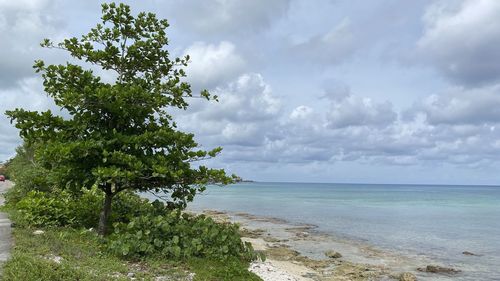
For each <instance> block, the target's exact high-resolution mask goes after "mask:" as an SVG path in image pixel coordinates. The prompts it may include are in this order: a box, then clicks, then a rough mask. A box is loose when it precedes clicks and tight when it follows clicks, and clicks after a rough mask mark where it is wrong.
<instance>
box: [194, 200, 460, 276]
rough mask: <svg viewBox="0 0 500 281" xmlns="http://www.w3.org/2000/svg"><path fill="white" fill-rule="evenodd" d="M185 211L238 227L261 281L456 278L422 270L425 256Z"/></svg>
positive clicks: (262, 220)
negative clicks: (256, 255)
mask: <svg viewBox="0 0 500 281" xmlns="http://www.w3.org/2000/svg"><path fill="white" fill-rule="evenodd" d="M189 211H191V212H195V213H198V214H201V213H203V214H205V215H207V216H210V217H212V218H214V219H215V220H217V221H222V222H233V223H238V224H239V225H240V226H241V229H242V236H243V239H244V240H245V241H248V242H250V243H252V245H253V247H254V249H255V250H257V251H261V252H263V253H264V254H265V255H266V257H267V258H266V261H263V262H262V261H260V262H254V263H252V264H251V266H250V268H249V270H250V271H252V272H254V273H256V274H257V275H259V276H260V277H261V278H262V279H263V280H264V281H278V280H290V281H324V280H325V281H326V280H332V281H339V280H354V281H361V280H404V281H410V280H442V281H447V280H455V277H457V276H456V274H459V272H439V273H435V272H433V273H432V272H426V270H425V269H426V266H428V265H430V264H435V263H434V262H433V261H431V260H429V259H427V258H425V257H407V256H402V255H399V254H397V253H394V252H390V251H385V250H380V249H377V248H376V247H374V246H372V245H367V244H364V243H360V242H356V241H351V240H347V239H342V238H338V237H334V236H333V235H330V234H325V233H321V232H319V231H317V230H316V226H314V225H304V224H302V225H300V224H292V223H290V222H287V221H285V220H282V219H276V218H269V217H258V216H254V215H251V214H248V213H232V212H222V211H216V210H203V211H193V210H189ZM337 253H338V254H339V255H336V254H337ZM326 254H328V255H330V257H328V256H327V255H326ZM334 254H335V255H334ZM418 269H420V271H419V270H418ZM442 269H451V268H449V267H442Z"/></svg>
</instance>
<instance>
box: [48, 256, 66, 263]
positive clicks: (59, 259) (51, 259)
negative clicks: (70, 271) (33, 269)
mask: <svg viewBox="0 0 500 281" xmlns="http://www.w3.org/2000/svg"><path fill="white" fill-rule="evenodd" d="M47 259H48V260H50V261H53V262H55V263H61V262H62V260H63V258H62V257H60V256H54V255H50V256H48V257H47Z"/></svg>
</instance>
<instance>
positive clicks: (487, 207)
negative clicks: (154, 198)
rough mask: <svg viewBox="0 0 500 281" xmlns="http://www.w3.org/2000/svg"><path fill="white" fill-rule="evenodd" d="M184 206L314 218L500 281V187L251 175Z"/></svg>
mask: <svg viewBox="0 0 500 281" xmlns="http://www.w3.org/2000/svg"><path fill="white" fill-rule="evenodd" d="M189 209H191V210H194V211H200V210H204V209H211V210H219V211H227V212H244V213H249V214H252V215H256V216H263V217H273V218H278V219H283V220H286V221H287V222H290V223H294V224H313V225H315V226H317V231H320V232H323V233H327V234H331V235H332V236H335V237H341V238H342V239H350V240H352V241H357V242H359V241H361V242H363V243H367V244H369V245H372V246H374V247H377V248H379V249H381V250H387V251H393V252H396V253H398V254H401V255H408V256H425V257H427V258H428V259H429V260H432V261H434V262H435V263H437V264H441V265H447V266H453V267H456V268H458V269H462V270H463V271H464V272H463V273H461V274H459V275H457V276H456V277H455V278H453V280H500V187H499V186H463V185H460V186H456V185H406V184H335V183H278V182H251V183H238V184H233V185H229V186H224V187H220V186H209V187H208V188H207V190H206V191H205V192H204V193H202V194H199V195H198V196H197V197H196V198H195V200H194V202H192V203H191V205H190V206H189ZM464 251H468V252H472V253H474V254H476V256H468V255H464V254H463V252H464Z"/></svg>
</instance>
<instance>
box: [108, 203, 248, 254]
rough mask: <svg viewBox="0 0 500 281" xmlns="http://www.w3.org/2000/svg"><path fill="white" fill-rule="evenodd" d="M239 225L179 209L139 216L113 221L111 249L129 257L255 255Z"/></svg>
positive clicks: (110, 239)
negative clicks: (123, 221) (120, 221)
mask: <svg viewBox="0 0 500 281" xmlns="http://www.w3.org/2000/svg"><path fill="white" fill-rule="evenodd" d="M238 229H239V226H238V225H236V224H230V223H216V222H215V221H214V220H213V219H211V218H209V217H206V216H204V215H200V216H192V215H188V214H181V213H180V211H172V212H170V213H168V214H166V215H163V216H162V215H159V216H152V215H146V216H139V217H136V218H134V219H132V220H131V221H130V222H129V223H116V224H115V225H114V233H113V234H112V235H111V236H110V238H109V249H110V250H111V251H113V252H115V253H117V254H118V255H121V256H124V257H129V258H139V257H143V256H155V255H157V256H161V257H166V258H173V259H186V258H190V257H210V258H215V259H221V260H223V259H226V258H228V257H238V258H242V259H244V260H252V259H255V258H256V257H257V256H256V254H255V252H254V251H253V248H252V246H251V244H250V243H248V242H243V241H242V240H241V237H240V234H239V232H238Z"/></svg>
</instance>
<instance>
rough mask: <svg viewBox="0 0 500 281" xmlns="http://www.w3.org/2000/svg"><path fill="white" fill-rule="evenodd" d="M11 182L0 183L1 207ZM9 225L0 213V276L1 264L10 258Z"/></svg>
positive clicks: (8, 221)
mask: <svg viewBox="0 0 500 281" xmlns="http://www.w3.org/2000/svg"><path fill="white" fill-rule="evenodd" d="M12 185H13V183H12V182H11V181H4V182H0V206H3V204H4V201H5V199H4V198H3V194H4V193H5V192H6V191H7V190H8V189H9V188H11V187H12ZM11 240H12V236H11V223H10V220H9V218H8V216H7V214H6V213H3V212H0V276H2V275H1V268H2V265H3V263H4V262H5V261H6V260H7V259H8V258H9V257H10V247H11Z"/></svg>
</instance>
